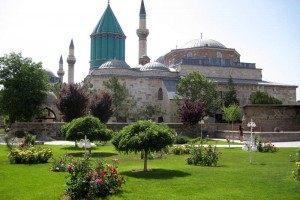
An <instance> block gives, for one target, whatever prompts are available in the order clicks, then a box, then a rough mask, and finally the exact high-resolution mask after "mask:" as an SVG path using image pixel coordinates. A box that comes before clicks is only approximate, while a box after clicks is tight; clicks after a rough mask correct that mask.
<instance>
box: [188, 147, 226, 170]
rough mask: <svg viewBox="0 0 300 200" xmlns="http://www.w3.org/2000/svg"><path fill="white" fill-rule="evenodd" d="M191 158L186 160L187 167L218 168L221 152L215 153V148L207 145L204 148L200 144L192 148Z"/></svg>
mask: <svg viewBox="0 0 300 200" xmlns="http://www.w3.org/2000/svg"><path fill="white" fill-rule="evenodd" d="M191 154H192V155H191V157H189V158H188V159H187V163H188V164H189V165H201V166H214V167H216V166H218V161H219V156H220V155H221V152H218V151H217V146H214V145H208V146H207V147H204V146H203V145H202V144H201V145H199V146H194V148H193V149H192V151H191Z"/></svg>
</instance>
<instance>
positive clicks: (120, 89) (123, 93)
mask: <svg viewBox="0 0 300 200" xmlns="http://www.w3.org/2000/svg"><path fill="white" fill-rule="evenodd" d="M103 84H104V86H105V87H106V88H107V89H108V90H110V92H111V94H112V102H113V106H114V116H115V117H116V118H117V121H120V120H121V119H126V118H127V117H128V116H130V115H131V110H132V108H133V107H134V105H135V104H136V102H135V100H134V99H133V98H132V97H130V96H129V92H128V90H127V88H126V86H125V83H123V84H121V83H120V82H119V81H118V79H117V78H116V77H111V78H110V79H109V80H108V81H104V83H103Z"/></svg>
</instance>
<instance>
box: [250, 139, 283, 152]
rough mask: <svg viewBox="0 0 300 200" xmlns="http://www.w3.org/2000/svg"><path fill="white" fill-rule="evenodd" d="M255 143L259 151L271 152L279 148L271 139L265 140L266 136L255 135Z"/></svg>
mask: <svg viewBox="0 0 300 200" xmlns="http://www.w3.org/2000/svg"><path fill="white" fill-rule="evenodd" d="M254 143H255V145H256V146H257V151H258V152H270V153H274V152H276V151H278V150H279V148H278V147H275V145H274V144H272V143H271V142H270V141H265V140H264V138H262V137H258V136H255V138H254Z"/></svg>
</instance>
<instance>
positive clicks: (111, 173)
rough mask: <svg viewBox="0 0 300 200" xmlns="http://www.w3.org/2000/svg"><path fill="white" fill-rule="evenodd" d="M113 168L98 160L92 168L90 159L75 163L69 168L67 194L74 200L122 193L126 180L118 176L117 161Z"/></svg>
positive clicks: (115, 160)
mask: <svg viewBox="0 0 300 200" xmlns="http://www.w3.org/2000/svg"><path fill="white" fill-rule="evenodd" d="M113 162H114V164H113V166H112V165H110V164H108V163H106V162H104V161H101V160H98V161H97V163H96V166H95V168H92V166H91V164H90V161H89V158H86V159H83V160H80V161H73V162H72V163H70V164H69V165H68V166H67V171H68V173H69V180H68V181H67V184H66V186H67V189H66V194H67V195H68V196H69V197H71V198H72V199H96V198H99V197H105V196H107V195H111V194H117V193H119V192H120V191H121V189H122V188H121V187H122V185H123V184H124V183H125V179H124V177H122V176H119V175H118V172H117V163H118V160H117V159H113Z"/></svg>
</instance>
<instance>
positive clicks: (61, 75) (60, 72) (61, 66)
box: [57, 55, 65, 83]
mask: <svg viewBox="0 0 300 200" xmlns="http://www.w3.org/2000/svg"><path fill="white" fill-rule="evenodd" d="M57 75H58V77H59V79H60V82H61V83H63V82H64V75H65V71H64V63H63V59H62V55H61V56H60V59H59V68H58V71H57Z"/></svg>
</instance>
